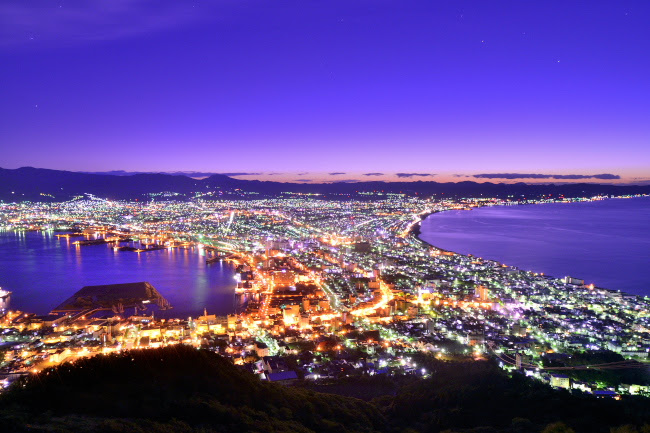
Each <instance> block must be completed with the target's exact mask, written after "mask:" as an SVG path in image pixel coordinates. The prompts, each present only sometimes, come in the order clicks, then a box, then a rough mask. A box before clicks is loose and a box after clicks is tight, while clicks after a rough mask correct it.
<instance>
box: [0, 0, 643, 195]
mask: <svg viewBox="0 0 650 433" xmlns="http://www.w3.org/2000/svg"><path fill="white" fill-rule="evenodd" d="M0 145H1V148H2V152H1V153H0V167H3V168H17V167H21V166H34V167H44V168H54V169H64V170H74V171H93V172H98V171H110V170H125V171H127V172H131V171H165V172H176V171H184V172H187V171H197V172H205V173H235V174H237V175H238V176H240V177H239V178H260V179H273V180H289V181H321V180H327V181H352V180H389V179H393V180H394V179H402V180H439V181H447V180H476V181H486V180H489V181H493V182H494V181H504V180H505V181H530V182H533V181H537V182H539V181H544V182H551V181H552V182H556V181H557V182H561V181H576V180H581V181H584V180H587V181H597V182H624V183H628V182H633V183H641V182H648V181H650V1H647V0H638V1H626V0H615V1H614V0H612V1H599V0H593V1H566V0H563V1H543V2H541V1H536V2H533V1H525V0H518V1H450V0H445V1H442V0H423V1H409V0H390V1H389V0H373V1H357V0H344V1H327V0H321V1H311V0H297V1H270V0H266V1H256V0H240V1H231V0H224V1H218V0H215V1H205V0H204V1H184V0H173V1H163V0H156V1H144V0H140V1H135V0H133V1H126V0H101V1H100V0H80V1H64V0H57V1H54V0H53V1H39V0H30V1H25V0H3V1H2V2H0ZM398 173H399V176H398ZM619 177H620V179H618V178H619Z"/></svg>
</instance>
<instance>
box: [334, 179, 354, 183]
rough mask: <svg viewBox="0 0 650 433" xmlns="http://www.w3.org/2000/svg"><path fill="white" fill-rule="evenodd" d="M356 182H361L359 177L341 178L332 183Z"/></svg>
mask: <svg viewBox="0 0 650 433" xmlns="http://www.w3.org/2000/svg"><path fill="white" fill-rule="evenodd" d="M357 182H361V181H360V180H359V179H341V180H337V181H335V182H332V183H357Z"/></svg>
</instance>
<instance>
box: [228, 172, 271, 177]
mask: <svg viewBox="0 0 650 433" xmlns="http://www.w3.org/2000/svg"><path fill="white" fill-rule="evenodd" d="M219 174H223V175H224V176H230V177H236V176H261V175H262V173H219Z"/></svg>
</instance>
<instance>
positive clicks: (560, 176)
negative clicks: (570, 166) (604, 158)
mask: <svg viewBox="0 0 650 433" xmlns="http://www.w3.org/2000/svg"><path fill="white" fill-rule="evenodd" d="M473 177H475V178H477V179H558V180H576V179H600V180H615V179H620V178H621V176H619V175H617V174H610V173H602V174H541V173H528V174H524V173H482V174H475V175H473Z"/></svg>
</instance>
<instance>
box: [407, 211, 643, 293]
mask: <svg viewBox="0 0 650 433" xmlns="http://www.w3.org/2000/svg"><path fill="white" fill-rule="evenodd" d="M420 238H421V239H422V240H424V241H426V242H428V243H430V244H432V245H435V246H437V247H440V248H443V249H446V250H450V251H455V252H458V253H462V254H473V255H475V256H478V257H483V258H488V259H493V260H498V261H500V262H502V263H505V264H507V265H511V266H517V267H519V268H521V269H525V270H530V271H534V272H543V273H545V274H547V275H553V276H556V277H563V276H566V275H570V276H572V277H576V278H582V279H584V280H585V282H586V283H594V284H595V285H596V286H599V287H605V288H608V289H618V290H623V291H626V292H629V293H634V294H637V295H646V296H650V268H649V267H650V198H634V199H610V200H604V201H597V202H583V203H553V204H540V205H524V206H498V207H483V208H479V209H474V210H471V211H447V212H440V213H437V214H433V215H430V216H429V217H428V218H426V220H425V221H423V222H422V231H421V235H420Z"/></svg>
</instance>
